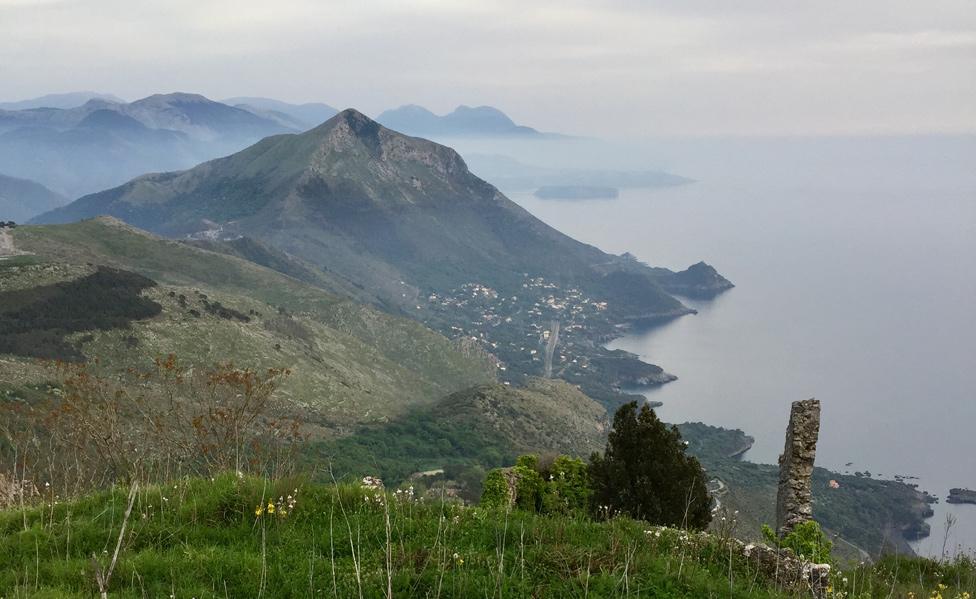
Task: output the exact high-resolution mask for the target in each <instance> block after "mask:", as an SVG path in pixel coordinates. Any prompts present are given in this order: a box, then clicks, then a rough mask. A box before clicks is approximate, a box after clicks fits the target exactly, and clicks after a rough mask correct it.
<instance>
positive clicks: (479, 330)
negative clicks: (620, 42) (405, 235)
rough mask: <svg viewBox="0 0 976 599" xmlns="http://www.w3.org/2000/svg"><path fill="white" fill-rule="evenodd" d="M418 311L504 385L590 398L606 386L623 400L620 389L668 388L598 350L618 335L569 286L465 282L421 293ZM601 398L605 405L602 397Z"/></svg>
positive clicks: (542, 281)
mask: <svg viewBox="0 0 976 599" xmlns="http://www.w3.org/2000/svg"><path fill="white" fill-rule="evenodd" d="M426 307H427V312H428V314H430V317H429V318H427V319H425V323H426V324H428V325H429V326H432V327H435V328H437V329H438V330H440V331H441V332H442V333H444V334H445V335H447V336H448V337H451V338H453V339H464V340H466V341H468V342H471V343H475V344H477V345H478V346H480V347H481V348H482V349H484V350H485V351H486V352H488V353H490V354H491V355H493V356H495V358H497V367H498V371H499V379H500V380H501V381H503V382H504V383H506V384H510V385H515V384H518V383H520V382H521V381H522V379H523V378H524V377H527V376H546V375H548V376H551V377H554V378H561V379H564V380H567V381H569V382H572V383H574V384H577V385H578V386H579V387H580V388H582V389H586V390H588V391H589V392H591V393H592V392H594V389H595V388H596V387H598V386H604V388H606V387H607V386H609V387H610V388H611V389H612V390H613V392H612V394H617V395H619V396H620V397H623V396H624V395H623V392H622V389H626V388H630V387H634V388H636V387H641V386H647V385H648V384H658V383H662V382H666V381H667V380H670V378H667V377H664V376H662V373H661V372H660V370H659V369H658V368H657V367H654V366H651V365H649V364H644V363H643V362H641V361H640V360H639V359H638V357H637V356H635V355H633V354H630V353H628V352H623V351H621V350H616V351H613V350H608V349H606V348H605V347H603V346H602V343H603V342H605V341H607V340H609V339H612V338H613V337H614V336H615V335H616V332H617V331H619V330H620V329H619V327H618V326H617V325H616V323H613V322H611V321H610V318H609V316H608V313H607V311H608V308H609V306H608V303H607V302H606V301H603V300H602V299H600V298H593V297H590V296H588V295H586V294H585V293H583V292H582V291H581V290H580V289H579V288H577V287H575V286H571V287H565V288H564V287H563V286H562V285H560V284H559V283H557V282H555V281H552V280H548V279H546V278H544V277H541V276H533V275H530V274H528V273H523V275H522V282H521V285H520V288H518V291H517V292H516V293H503V292H501V291H499V290H498V289H495V288H493V287H491V286H489V285H486V284H485V283H482V282H471V283H466V284H464V285H462V286H461V287H460V288H456V289H452V290H450V291H448V292H443V293H437V292H431V293H429V294H428V296H427V306H426ZM602 395H603V397H602V398H603V399H607V393H606V391H604V393H602ZM620 397H618V398H620Z"/></svg>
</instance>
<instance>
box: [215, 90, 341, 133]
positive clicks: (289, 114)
mask: <svg viewBox="0 0 976 599" xmlns="http://www.w3.org/2000/svg"><path fill="white" fill-rule="evenodd" d="M221 101H222V102H223V103H224V104H227V105H229V106H236V107H237V108H241V109H244V110H247V111H248V112H253V113H254V114H257V115H259V116H264V117H266V118H270V119H282V120H281V121H280V122H281V123H282V124H286V125H287V126H289V127H291V128H293V129H295V130H298V131H305V130H306V129H311V128H312V127H316V126H318V125H321V124H322V123H324V122H325V121H327V120H329V119H331V118H332V117H334V116H335V115H336V114H338V113H339V111H338V110H337V109H335V108H333V107H331V106H329V105H328V104H322V103H320V102H313V103H308V104H289V103H288V102H282V101H281V100H274V99H272V98H256V97H248V96H241V97H236V98H227V99H225V100H221Z"/></svg>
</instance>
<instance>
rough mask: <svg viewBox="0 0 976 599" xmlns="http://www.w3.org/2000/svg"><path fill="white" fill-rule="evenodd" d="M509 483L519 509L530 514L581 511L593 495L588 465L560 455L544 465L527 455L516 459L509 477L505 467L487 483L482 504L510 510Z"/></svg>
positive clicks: (492, 473)
mask: <svg viewBox="0 0 976 599" xmlns="http://www.w3.org/2000/svg"><path fill="white" fill-rule="evenodd" d="M510 481H512V482H511V483H510ZM509 484H514V485H515V489H514V491H515V493H514V496H515V507H516V508H518V509H519V510H522V511H526V512H534V513H541V514H568V513H572V512H578V511H582V510H585V509H586V506H587V500H588V498H589V496H590V485H589V477H588V476H587V474H586V464H584V463H583V461H582V460H580V459H577V458H570V457H567V456H559V457H557V458H555V459H554V460H553V461H552V462H551V463H549V464H547V465H544V466H543V465H540V462H539V457H538V456H535V455H523V456H519V458H518V459H517V460H516V462H515V466H513V467H512V468H511V470H510V471H509V474H506V470H504V469H501V468H496V469H494V470H492V471H490V472H489V473H488V475H487V476H486V477H485V480H484V485H483V487H484V491H483V492H482V494H481V502H480V505H481V506H482V507H487V508H500V507H504V508H507V507H509V505H510V504H509V502H510V497H511V495H510V493H511V492H510V490H509Z"/></svg>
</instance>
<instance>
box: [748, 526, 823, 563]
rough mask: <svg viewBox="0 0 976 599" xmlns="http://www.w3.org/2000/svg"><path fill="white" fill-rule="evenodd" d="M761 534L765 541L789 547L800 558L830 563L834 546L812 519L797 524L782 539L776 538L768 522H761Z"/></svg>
mask: <svg viewBox="0 0 976 599" xmlns="http://www.w3.org/2000/svg"><path fill="white" fill-rule="evenodd" d="M762 534H763V537H764V538H765V539H766V542H767V543H769V544H771V545H774V546H777V547H785V548H787V549H790V550H791V551H793V553H795V554H796V555H797V556H798V557H800V558H801V559H805V560H810V561H811V562H816V563H818V564H829V563H831V556H830V551H831V550H832V549H833V548H834V544H833V542H832V541H831V540H830V539H828V538H827V535H826V534H825V533H824V531H823V529H822V528H820V524H818V523H817V522H816V521H814V520H808V521H807V522H802V523H800V524H797V525H796V526H795V527H794V528H793V530H792V531H790V533H789V534H788V535H786V536H785V537H783V538H782V539H778V538H776V533H775V532H773V529H772V528H770V527H769V525H768V524H763V527H762Z"/></svg>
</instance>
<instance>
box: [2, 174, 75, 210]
mask: <svg viewBox="0 0 976 599" xmlns="http://www.w3.org/2000/svg"><path fill="white" fill-rule="evenodd" d="M67 202H68V199H67V198H65V197H64V196H62V195H59V194H57V193H55V192H53V191H51V190H50V189H48V188H47V187H44V186H43V185H41V184H40V183H36V182H34V181H28V180H26V179H17V178H14V177H8V176H6V175H3V174H0V221H8V220H12V221H14V222H23V221H26V220H27V219H29V218H31V217H33V216H35V215H37V214H39V213H41V212H47V211H48V210H53V209H55V208H57V207H58V206H63V205H64V204H66V203H67Z"/></svg>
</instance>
